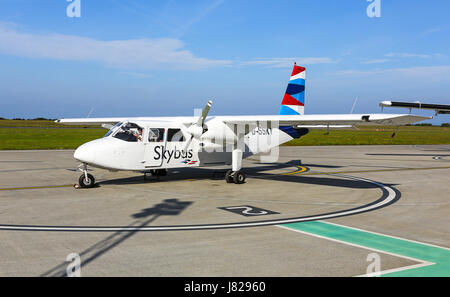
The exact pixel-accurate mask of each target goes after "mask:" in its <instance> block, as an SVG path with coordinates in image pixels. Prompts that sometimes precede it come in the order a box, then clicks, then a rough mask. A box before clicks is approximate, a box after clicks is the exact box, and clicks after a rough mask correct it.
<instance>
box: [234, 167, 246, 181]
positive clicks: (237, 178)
mask: <svg viewBox="0 0 450 297" xmlns="http://www.w3.org/2000/svg"><path fill="white" fill-rule="evenodd" d="M233 181H234V183H235V184H243V183H245V174H244V172H242V171H240V170H239V171H236V172H235V173H234V176H233Z"/></svg>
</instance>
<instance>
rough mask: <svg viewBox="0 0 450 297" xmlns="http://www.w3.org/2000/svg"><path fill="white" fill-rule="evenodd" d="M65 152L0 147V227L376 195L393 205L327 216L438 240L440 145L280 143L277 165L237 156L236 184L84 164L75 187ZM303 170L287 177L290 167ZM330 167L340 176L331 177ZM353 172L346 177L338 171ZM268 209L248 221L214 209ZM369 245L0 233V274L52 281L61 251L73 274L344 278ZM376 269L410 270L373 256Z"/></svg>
mask: <svg viewBox="0 0 450 297" xmlns="http://www.w3.org/2000/svg"><path fill="white" fill-rule="evenodd" d="M72 154H73V152H72V151H0V227H1V226H4V225H21V226H31V227H33V226H66V227H71V226H87V227H101V226H103V227H104V226H106V227H107V226H178V225H197V224H206V225H207V224H218V223H220V224H228V223H236V222H254V221H259V220H278V219H284V218H291V217H303V216H311V215H316V214H322V213H330V212H331V213H332V212H339V211H345V210H347V209H352V208H355V207H358V206H361V205H366V204H370V203H371V202H373V201H375V200H377V199H379V198H380V196H382V194H383V192H382V190H381V189H380V188H379V187H377V186H374V185H373V184H371V183H367V182H364V181H360V180H357V178H364V179H369V180H372V181H375V182H378V183H382V184H386V185H389V186H391V187H392V188H393V189H396V190H397V191H398V192H399V193H401V198H400V199H399V200H398V201H397V202H396V203H394V204H391V205H389V206H386V207H383V208H381V209H377V210H374V211H370V212H366V213H362V214H357V215H352V216H345V217H340V218H336V219H331V220H329V221H330V222H334V223H339V224H341V225H345V226H350V227H356V228H361V229H364V230H368V231H373V232H378V233H382V234H386V235H391V236H397V237H402V238H406V239H410V240H416V241H420V242H424V243H429V244H434V245H439V246H442V247H449V246H450V232H449V231H450V219H449V217H448V213H449V199H450V195H449V190H450V145H442V146H339V147H282V148H281V149H280V158H279V161H278V163H277V164H260V163H259V162H258V161H257V159H258V158H257V157H252V158H250V159H249V160H246V161H245V162H244V166H245V167H246V172H247V174H248V177H247V182H246V183H245V184H243V185H235V184H226V183H225V181H224V180H223V179H222V178H223V174H224V172H225V170H226V168H220V167H219V168H203V169H200V168H199V169H186V170H172V171H170V172H169V175H168V176H167V177H162V178H160V180H159V181H157V180H156V179H151V180H150V181H144V180H143V177H142V175H141V174H139V173H132V172H131V173H129V172H120V173H110V172H108V171H104V170H99V169H93V171H92V172H91V173H92V174H93V175H94V176H95V177H96V179H97V182H98V187H96V188H93V189H75V188H74V187H73V184H74V183H76V181H77V180H78V176H79V175H80V173H79V172H76V171H74V169H75V168H76V167H77V165H78V164H77V163H76V161H75V160H74V159H73V158H72ZM300 161H301V164H302V166H304V167H306V168H308V169H309V171H307V172H302V173H294V174H292V173H293V172H295V171H298V170H299V167H297V165H299V164H300ZM338 174H340V175H338ZM342 175H346V176H351V177H355V178H356V179H352V178H348V177H343V176H342ZM233 206H252V207H257V208H261V209H263V210H270V211H273V212H276V214H269V215H264V216H256V217H249V216H243V215H242V214H238V213H235V212H231V211H227V210H224V209H222V208H226V207H233ZM241 210H242V209H241ZM370 252H371V251H370V250H368V249H364V248H359V247H354V246H350V245H346V244H342V243H339V242H333V241H329V240H325V239H322V238H317V237H313V236H310V235H307V234H300V233H296V232H292V231H289V230H286V229H282V228H279V227H277V226H265V227H252V228H236V229H219V230H197V231H157V232H95V231H92V232H64V231H57V232H56V231H47V232H45V231H35V230H31V229H30V230H27V231H11V230H0V276H41V275H42V276H62V275H65V273H66V268H67V266H68V265H69V264H70V263H69V262H67V261H66V258H67V256H68V255H69V254H71V253H78V254H79V255H80V257H81V261H82V263H81V273H82V275H83V276H355V275H361V274H365V273H366V269H367V266H368V262H367V255H368V254H369V253H370ZM380 256H381V265H382V269H383V270H386V269H394V268H398V267H403V266H408V265H413V264H414V263H415V262H414V261H413V260H411V259H405V258H401V257H397V256H395V255H390V254H387V253H380Z"/></svg>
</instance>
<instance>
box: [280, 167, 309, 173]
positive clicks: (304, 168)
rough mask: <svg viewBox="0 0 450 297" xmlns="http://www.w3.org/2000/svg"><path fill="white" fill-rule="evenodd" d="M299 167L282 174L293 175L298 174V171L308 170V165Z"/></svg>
mask: <svg viewBox="0 0 450 297" xmlns="http://www.w3.org/2000/svg"><path fill="white" fill-rule="evenodd" d="M297 167H298V168H300V170H297V171H294V172H289V173H283V174H282V175H292V174H298V173H303V172H306V171H308V168H307V167H304V166H297Z"/></svg>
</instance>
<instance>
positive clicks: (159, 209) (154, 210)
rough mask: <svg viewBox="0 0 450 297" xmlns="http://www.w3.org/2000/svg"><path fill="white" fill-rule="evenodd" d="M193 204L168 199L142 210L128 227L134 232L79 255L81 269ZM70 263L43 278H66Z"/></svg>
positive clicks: (115, 236) (116, 235) (117, 235)
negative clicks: (158, 220)
mask: <svg viewBox="0 0 450 297" xmlns="http://www.w3.org/2000/svg"><path fill="white" fill-rule="evenodd" d="M192 203H193V202H192V201H180V200H178V199H166V200H164V201H162V203H158V204H156V205H154V206H153V207H150V208H145V209H142V210H141V211H140V212H138V213H135V214H133V215H131V217H132V218H134V219H135V220H134V221H133V222H132V223H131V224H129V225H128V226H127V228H129V227H136V230H134V231H117V232H115V233H113V234H111V235H110V236H108V237H106V238H105V239H103V240H101V241H99V242H97V243H95V244H94V245H92V246H90V247H88V248H87V249H85V250H84V251H82V252H81V253H78V255H79V256H80V259H81V263H80V268H81V271H83V267H85V266H86V265H88V264H90V263H92V262H93V261H95V260H96V259H97V258H99V257H100V256H102V255H103V254H105V253H107V252H108V251H110V250H111V249H113V248H115V247H117V246H118V245H119V244H121V243H123V242H124V241H125V240H127V239H129V238H130V237H132V236H133V235H135V234H136V233H137V232H138V231H139V230H138V229H139V228H142V227H145V226H147V225H149V224H150V223H152V222H154V221H155V220H156V219H158V218H159V217H161V216H177V215H180V214H181V213H182V212H183V211H184V210H185V209H186V208H188V207H189V206H190V205H191V204H192ZM69 264H70V263H69V262H62V263H61V264H59V265H57V266H55V267H53V268H52V269H50V270H48V271H47V272H45V273H43V274H42V275H41V276H50V277H65V276H68V274H70V271H67V267H68V266H69Z"/></svg>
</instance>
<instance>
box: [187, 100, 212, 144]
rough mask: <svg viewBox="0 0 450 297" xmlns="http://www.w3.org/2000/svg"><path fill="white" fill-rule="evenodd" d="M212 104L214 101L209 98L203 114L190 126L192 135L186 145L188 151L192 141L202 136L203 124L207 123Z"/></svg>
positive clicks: (189, 131)
mask: <svg viewBox="0 0 450 297" xmlns="http://www.w3.org/2000/svg"><path fill="white" fill-rule="evenodd" d="M211 106H212V101H211V100H209V101H208V103H207V104H206V106H205V108H203V111H202V114H201V115H200V117H199V118H198V121H197V123H196V124H193V125H191V126H190V127H189V128H188V133H189V134H190V135H191V137H190V138H189V140H188V141H187V143H186V146H185V148H184V150H185V151H187V149H188V147H189V145H191V142H192V140H193V139H194V137H198V138H200V136H202V134H203V132H202V131H203V125H204V124H205V120H206V118H207V117H208V113H209V110H210V109H211Z"/></svg>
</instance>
